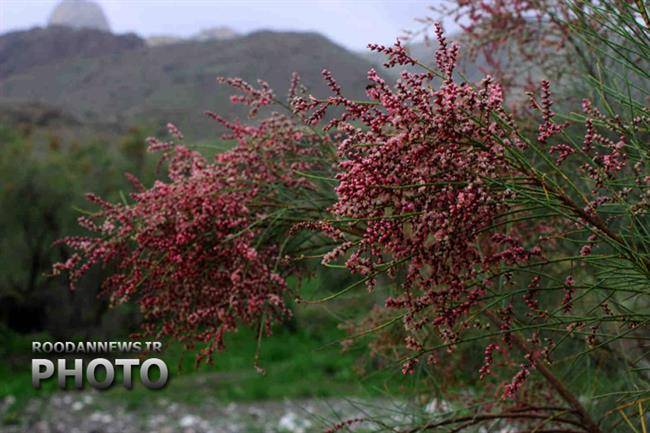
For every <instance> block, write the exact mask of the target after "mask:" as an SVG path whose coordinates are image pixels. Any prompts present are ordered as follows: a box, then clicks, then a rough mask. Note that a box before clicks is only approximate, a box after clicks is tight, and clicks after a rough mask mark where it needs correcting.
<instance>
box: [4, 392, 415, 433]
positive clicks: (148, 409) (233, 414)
mask: <svg viewBox="0 0 650 433" xmlns="http://www.w3.org/2000/svg"><path fill="white" fill-rule="evenodd" d="M10 404H12V401H11V399H10V398H9V399H5V401H4V402H3V403H2V408H3V409H2V410H3V411H4V410H6V408H7V407H8V406H9V405H10ZM362 407H363V408H362ZM399 409H400V408H399V407H398V405H397V403H395V402H394V401H388V400H385V401H383V400H373V401H360V400H351V399H342V398H337V399H318V400H312V399H307V400H300V401H298V400H285V401H267V402H254V403H225V404H224V403H220V402H219V401H216V400H213V399H210V398H206V399H205V400H204V401H203V402H202V403H200V404H193V405H188V404H185V403H181V402H176V401H171V400H170V399H168V398H167V397H165V398H161V397H152V398H151V399H150V400H148V401H144V402H139V403H138V404H137V405H136V407H130V404H129V403H126V402H124V401H120V400H119V399H115V398H112V397H109V396H106V395H104V394H101V393H98V392H96V391H82V392H60V393H55V394H53V395H52V396H50V397H47V398H43V399H34V400H31V401H30V402H29V403H28V404H27V405H26V407H25V408H24V409H23V410H22V412H21V415H20V417H19V418H18V419H17V420H15V421H13V423H10V424H5V425H2V426H0V432H2V433H240V432H241V433H244V432H245V433H256V432H259V433H311V432H322V431H324V430H325V429H327V428H328V427H331V426H332V425H334V424H336V422H337V421H340V420H344V419H351V418H358V417H368V416H373V417H375V416H380V417H381V418H382V419H384V420H389V419H394V420H396V421H399V420H397V419H395V418H398V417H400V416H402V417H403V415H400V410H399ZM357 431H364V428H363V427H362V426H357Z"/></svg>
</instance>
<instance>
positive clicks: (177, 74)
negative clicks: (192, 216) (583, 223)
mask: <svg viewBox="0 0 650 433" xmlns="http://www.w3.org/2000/svg"><path fill="white" fill-rule="evenodd" d="M324 67H328V68H329V69H330V70H332V71H333V73H334V75H335V76H336V77H337V79H338V80H339V82H340V84H341V86H342V87H343V89H344V90H346V89H347V90H348V91H349V92H351V93H350V95H351V96H353V97H359V96H362V95H361V94H359V93H360V92H363V89H364V88H365V83H366V71H367V70H368V68H369V67H370V63H369V62H368V61H366V60H364V59H362V58H360V57H359V56H357V55H356V54H354V53H351V52H349V51H347V50H346V49H344V48H342V47H340V46H338V45H336V44H334V43H332V42H331V41H329V40H328V39H326V38H324V37H323V36H320V35H318V34H313V33H289V32H282V33H279V32H270V31H262V32H256V33H252V34H249V35H246V36H242V37H238V38H234V39H230V40H209V41H187V42H182V43H177V44H172V45H165V46H154V47H149V46H145V44H144V43H143V42H142V40H141V39H139V38H137V37H136V36H128V35H127V36H115V35H111V34H110V33H102V32H98V31H92V30H72V29H63V28H51V29H37V30H31V31H28V32H17V33H12V34H8V35H5V36H2V37H1V39H0V70H2V71H3V73H4V77H2V78H3V79H2V80H1V81H0V104H1V103H2V102H3V101H4V102H8V101H10V102H12V103H16V102H18V103H24V102H39V103H42V104H47V105H49V106H55V107H59V108H61V109H63V110H64V111H66V112H69V113H71V114H72V115H73V116H74V117H75V118H77V119H79V120H80V121H82V122H95V123H96V122H106V123H120V124H122V125H123V126H127V125H131V124H138V125H144V126H148V127H153V128H158V127H160V126H161V125H164V124H165V123H166V122H168V121H172V122H174V123H176V124H178V125H179V126H180V127H181V128H183V129H184V131H185V133H186V135H187V136H189V137H192V138H198V139H200V138H207V137H212V136H214V133H215V125H214V123H213V122H211V121H209V120H208V119H206V118H205V116H203V115H202V113H203V112H204V111H205V110H212V111H216V112H221V113H225V114H243V111H241V110H239V111H237V110H236V109H233V107H232V106H231V104H230V103H229V99H228V97H229V95H230V94H231V92H230V90H229V89H226V88H224V87H222V86H218V85H217V83H216V81H215V77H217V76H239V77H242V78H244V79H245V80H249V81H252V82H254V81H255V80H256V79H257V78H262V79H264V80H266V81H268V82H269V83H270V84H271V86H272V87H273V88H274V89H276V91H277V93H278V95H284V94H285V93H286V91H287V88H288V84H289V79H290V76H291V73H292V72H294V71H296V72H298V73H300V75H301V76H302V77H303V81H304V83H305V84H306V85H307V86H308V87H310V88H311V89H312V90H313V92H314V93H316V94H321V95H323V94H327V90H326V88H325V86H324V84H323V80H322V78H321V75H320V73H321V70H322V69H323V68H324ZM233 110H234V111H233Z"/></svg>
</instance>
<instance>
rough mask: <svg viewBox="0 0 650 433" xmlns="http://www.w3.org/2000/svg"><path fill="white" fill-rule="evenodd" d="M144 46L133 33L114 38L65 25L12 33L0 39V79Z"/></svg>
mask: <svg viewBox="0 0 650 433" xmlns="http://www.w3.org/2000/svg"><path fill="white" fill-rule="evenodd" d="M144 45H145V42H144V40H142V39H141V38H139V37H138V36H136V35H134V34H126V35H114V34H112V33H108V32H104V31H100V30H94V29H74V28H71V27H64V26H53V27H48V28H38V27H37V28H34V29H31V30H25V31H18V32H11V33H7V34H4V35H1V36H0V79H4V78H7V77H10V76H16V75H20V74H22V73H25V72H27V71H28V70H31V69H33V68H35V67H40V66H46V67H50V68H53V67H55V65H57V64H60V63H62V62H66V61H69V60H71V59H77V60H80V59H87V58H94V57H98V56H102V55H114V54H119V53H121V52H123V51H127V50H132V49H135V48H141V47H144Z"/></svg>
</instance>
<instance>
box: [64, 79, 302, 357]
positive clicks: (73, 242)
mask: <svg viewBox="0 0 650 433" xmlns="http://www.w3.org/2000/svg"><path fill="white" fill-rule="evenodd" d="M223 81H225V82H227V83H228V84H232V85H233V86H235V87H236V88H238V89H239V90H240V91H241V92H242V95H240V96H237V97H235V98H234V101H235V102H237V103H244V104H247V105H249V106H251V110H252V111H253V114H255V112H256V111H257V110H258V109H259V108H260V107H262V106H264V105H267V104H268V103H269V102H270V98H271V95H272V93H271V92H270V90H269V89H268V86H267V85H265V84H264V85H262V86H261V90H258V89H256V88H254V87H252V86H250V85H248V84H247V83H245V82H243V81H241V80H225V79H224V80H223ZM207 114H208V115H209V116H210V117H212V118H214V119H215V120H217V121H219V122H220V123H222V124H223V125H224V126H225V127H226V128H227V129H228V130H229V132H228V134H227V137H228V138H230V139H234V140H236V145H235V146H234V147H233V148H232V149H231V150H228V151H226V152H223V153H220V154H218V155H217V156H216V157H215V158H214V160H209V159H207V158H205V157H203V156H202V155H200V154H199V153H198V152H196V151H193V150H191V149H189V148H188V147H186V146H184V145H182V144H180V143H172V142H163V141H160V140H158V139H154V138H152V139H149V149H150V150H152V151H159V152H162V154H163V160H164V161H166V162H167V166H168V168H167V177H168V180H166V181H162V180H158V181H156V182H155V183H154V184H153V186H151V187H150V188H145V187H144V186H143V185H142V184H141V183H140V182H139V181H138V180H137V179H136V178H134V177H133V176H129V178H130V180H131V181H132V183H133V184H134V187H135V189H136V192H134V193H132V194H131V195H130V197H131V199H132V201H131V202H130V203H128V204H121V203H109V202H107V201H105V200H103V199H101V198H99V197H96V196H94V195H88V199H89V201H90V202H92V203H94V204H96V205H98V206H99V211H97V212H95V213H93V214H92V216H89V217H86V216H84V217H81V218H80V219H79V223H80V225H81V226H82V227H84V228H85V229H87V230H88V231H90V232H91V235H88V236H81V237H68V238H65V239H63V240H62V241H61V242H62V243H64V244H65V245H67V246H68V247H70V248H71V249H72V250H74V254H73V255H72V256H71V257H70V259H69V260H67V261H66V262H64V263H58V264H56V265H55V266H54V274H59V273H61V272H68V274H69V278H70V283H71V285H72V287H74V286H75V285H76V284H77V283H78V281H79V280H80V278H81V277H82V276H83V275H84V274H85V273H86V272H87V271H88V270H89V269H90V268H91V267H92V266H93V265H103V266H109V267H110V268H111V272H112V274H111V276H109V277H108V278H107V279H106V280H105V282H104V290H105V292H106V294H107V295H109V296H110V298H111V299H112V301H113V302H114V303H120V302H124V301H126V300H129V299H137V301H138V302H139V305H140V309H141V311H142V314H143V316H144V319H145V325H144V331H145V332H146V333H150V334H155V335H157V336H170V337H173V338H175V339H179V340H182V341H185V342H186V343H188V344H189V345H192V344H193V343H195V342H201V343H205V345H204V349H203V350H202V352H201V355H200V358H202V357H204V356H208V357H209V356H211V354H212V352H213V351H214V350H216V349H221V348H222V347H223V338H224V334H226V333H227V332H229V331H233V330H234V329H236V327H237V326H238V324H240V323H244V324H248V325H252V326H255V327H256V329H259V332H270V325H271V323H272V321H273V320H278V319H282V318H286V317H287V316H288V315H290V311H289V309H288V308H287V306H286V305H285V303H284V301H283V295H284V294H285V292H286V290H287V285H286V281H285V279H284V277H283V275H286V272H287V268H286V267H285V268H282V269H279V268H278V264H279V261H280V259H281V257H280V254H281V251H280V250H279V247H278V245H279V242H278V241H277V240H276V239H273V238H272V235H268V234H265V232H264V228H265V227H266V225H267V224H266V222H267V221H268V220H269V219H270V216H271V215H272V213H273V212H274V211H275V210H276V207H277V205H278V202H279V200H278V190H279V188H293V189H299V188H308V187H309V182H308V181H306V180H305V179H304V178H302V177H299V176H297V175H296V171H297V170H306V169H308V167H309V163H307V162H304V159H301V158H300V156H314V147H313V146H309V145H308V144H309V142H310V140H312V139H313V137H311V136H310V133H308V132H305V131H304V130H303V129H301V128H298V127H296V126H295V125H294V124H293V123H292V122H291V121H290V120H289V119H288V118H287V117H285V116H281V115H278V114H272V115H270V116H269V117H268V118H266V119H264V120H262V121H260V122H259V123H258V124H257V125H256V126H249V125H242V124H240V123H239V122H229V121H227V120H225V119H223V118H222V117H220V116H218V115H216V114H214V113H207ZM169 129H170V133H171V134H172V135H173V136H174V137H175V138H176V139H177V140H179V139H181V138H182V134H181V133H180V131H179V130H178V129H177V128H176V127H175V126H173V125H170V126H169ZM301 161H303V162H301ZM287 229H288V228H287ZM283 272H285V274H283ZM257 327H259V328H257Z"/></svg>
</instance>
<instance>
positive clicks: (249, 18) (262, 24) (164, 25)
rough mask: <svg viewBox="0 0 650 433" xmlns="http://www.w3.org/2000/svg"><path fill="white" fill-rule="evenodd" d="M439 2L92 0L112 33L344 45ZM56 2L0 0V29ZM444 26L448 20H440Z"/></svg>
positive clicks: (33, 21) (396, 26)
mask: <svg viewBox="0 0 650 433" xmlns="http://www.w3.org/2000/svg"><path fill="white" fill-rule="evenodd" d="M439 1H440V0H401V1H400V0H98V1H97V3H99V4H100V5H101V6H102V8H103V9H104V13H105V14H106V16H107V18H108V21H109V23H110V25H111V28H112V30H113V31H114V32H116V33H124V32H135V33H138V34H140V35H144V36H151V35H180V36H189V35H192V34H194V33H196V32H197V31H199V30H201V29H204V28H209V27H215V26H229V27H232V28H233V29H234V30H236V31H239V32H242V33H246V32H250V31H252V30H258V29H275V30H297V31H317V32H320V33H323V34H325V35H326V36H328V37H329V38H330V39H332V40H334V41H336V42H338V43H340V44H343V45H345V46H347V47H349V48H353V49H362V48H364V47H365V46H366V44H368V43H369V42H378V43H384V44H387V43H391V42H393V41H394V39H395V37H396V36H398V35H400V34H401V33H402V31H403V30H404V29H410V30H417V29H419V28H420V27H421V25H420V24H418V23H417V22H416V21H415V18H417V17H422V16H431V15H432V12H431V10H430V9H429V7H430V6H431V5H432V4H435V3H436V2H439ZM58 2H59V0H0V33H5V32H7V31H12V30H20V29H27V28H31V27H34V26H44V25H45V24H46V23H47V19H48V17H49V15H50V13H51V11H52V9H53V8H54V6H55V5H56V4H57V3H58ZM446 27H448V30H452V28H451V24H449V23H446Z"/></svg>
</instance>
